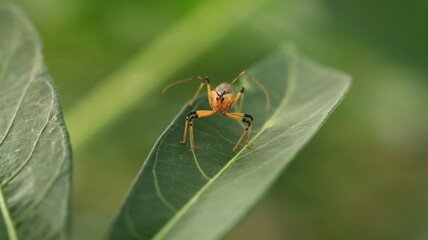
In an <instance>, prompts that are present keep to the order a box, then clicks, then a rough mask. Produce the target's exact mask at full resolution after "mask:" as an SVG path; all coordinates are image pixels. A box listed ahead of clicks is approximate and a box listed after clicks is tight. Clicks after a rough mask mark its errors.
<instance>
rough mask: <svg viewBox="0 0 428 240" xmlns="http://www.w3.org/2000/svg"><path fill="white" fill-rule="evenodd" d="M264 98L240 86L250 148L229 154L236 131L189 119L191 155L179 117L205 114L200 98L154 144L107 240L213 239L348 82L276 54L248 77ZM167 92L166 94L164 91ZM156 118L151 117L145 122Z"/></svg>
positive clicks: (227, 124)
mask: <svg viewBox="0 0 428 240" xmlns="http://www.w3.org/2000/svg"><path fill="white" fill-rule="evenodd" d="M249 72H250V73H251V74H253V75H254V77H255V78H256V79H258V80H259V81H261V82H262V83H263V84H264V85H265V87H266V88H267V89H268V91H269V93H270V96H271V105H272V108H271V110H270V111H269V112H267V111H266V110H265V102H264V96H263V93H262V91H261V90H260V89H259V88H257V86H256V85H254V83H252V82H251V81H244V82H243V83H242V84H243V85H244V86H245V87H246V89H247V91H246V97H245V100H246V102H245V104H244V112H246V113H249V114H251V115H253V116H254V118H255V120H254V128H253V133H254V137H253V139H252V141H253V144H254V145H253V146H251V147H247V146H244V147H242V149H241V150H240V151H239V152H238V153H237V154H234V153H233V152H232V148H233V146H234V144H235V142H236V141H237V139H238V138H239V136H240V134H241V133H242V132H243V125H242V124H241V123H240V122H237V121H235V120H232V119H227V118H225V117H224V116H222V115H221V114H217V115H214V116H212V117H208V118H204V119H196V120H195V121H194V127H195V143H196V150H195V151H194V152H191V151H189V145H188V144H187V145H181V144H179V141H180V140H181V138H182V134H183V125H184V118H185V114H186V113H187V112H189V111H192V110H194V109H210V108H209V106H208V104H207V103H206V102H207V100H206V99H205V98H200V99H199V100H198V101H197V102H196V103H195V105H194V106H193V107H187V106H186V107H185V108H184V109H182V111H180V113H179V114H178V115H177V118H176V119H175V120H174V121H173V122H172V123H171V125H170V126H169V127H168V128H167V129H166V131H165V132H164V133H163V134H162V136H161V137H160V138H159V140H158V141H157V143H156V144H155V146H154V148H153V149H152V151H151V153H150V155H149V157H148V159H147V160H146V162H145V164H144V167H143V169H142V171H141V172H140V174H139V176H138V178H137V180H136V182H135V184H134V186H133V187H132V189H131V191H130V193H129V195H128V197H127V199H126V201H125V202H124V205H123V206H122V209H121V211H120V213H119V215H118V216H117V219H116V220H115V222H114V224H113V226H112V229H111V232H110V235H109V238H110V239H175V240H176V239H219V238H221V237H223V236H224V235H225V234H226V233H227V232H228V231H230V230H231V229H232V228H233V227H234V226H235V225H236V224H237V223H238V222H239V221H240V220H241V219H242V218H243V217H244V216H245V214H247V213H248V211H249V210H250V209H251V207H252V206H253V205H254V204H255V203H256V202H257V200H259V199H260V198H261V197H262V195H263V194H264V193H265V192H266V190H267V188H268V187H269V186H270V185H271V184H272V182H273V181H274V180H275V178H276V177H277V176H278V175H279V173H280V172H281V171H282V170H283V169H284V167H285V166H286V165H287V163H288V162H289V161H290V160H291V159H292V157H293V156H294V155H295V154H296V153H297V151H298V150H299V149H300V148H302V146H303V145H304V144H305V143H306V142H307V141H308V140H309V139H310V137H311V136H312V135H313V134H314V133H315V132H316V131H317V129H318V128H319V127H320V126H321V124H322V123H323V122H324V121H325V120H326V118H327V117H328V115H329V114H330V113H331V111H332V110H333V108H334V107H335V106H336V105H337V104H338V102H339V101H340V99H341V98H342V96H343V94H344V93H345V91H346V90H347V89H348V87H349V84H350V80H349V77H348V76H346V75H344V74H342V73H338V72H336V71H333V70H329V69H326V68H323V67H320V66H318V65H316V64H314V63H311V62H309V61H307V60H304V59H302V58H300V57H298V56H296V55H295V54H292V53H291V52H289V51H285V50H281V51H280V52H279V53H277V54H275V55H273V56H272V57H270V58H268V59H267V60H265V61H263V62H262V63H260V64H258V65H257V66H255V67H253V68H251V69H250V70H249ZM171 91H172V90H171ZM152 117H156V116H152Z"/></svg>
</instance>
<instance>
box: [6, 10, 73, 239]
mask: <svg viewBox="0 0 428 240" xmlns="http://www.w3.org/2000/svg"><path fill="white" fill-rule="evenodd" d="M0 30H1V35H0V210H1V211H0V239H10V240H18V239H66V238H67V235H68V228H69V215H70V213H69V205H70V189H71V149H70V143H69V137H68V133H67V130H66V128H65V125H64V121H63V118H62V114H61V107H60V103H59V99H58V94H57V90H56V88H55V86H54V83H53V81H52V79H51V78H50V76H49V74H48V72H47V70H46V68H45V66H44V64H43V61H42V53H41V44H40V41H39V38H38V36H37V34H36V32H35V30H34V29H33V27H32V26H31V25H30V24H29V23H28V20H27V19H26V18H25V16H24V15H23V14H22V13H21V11H19V10H18V9H17V8H15V7H13V6H11V5H6V4H1V5H0Z"/></svg>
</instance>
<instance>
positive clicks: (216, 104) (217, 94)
mask: <svg viewBox="0 0 428 240" xmlns="http://www.w3.org/2000/svg"><path fill="white" fill-rule="evenodd" d="M244 74H245V75H247V76H249V77H250V78H251V79H252V80H253V81H254V82H255V83H256V84H257V85H258V86H259V87H260V88H261V89H262V90H263V92H264V94H265V96H266V109H267V110H268V109H269V105H270V98H269V94H268V92H267V91H266V89H265V87H264V86H263V85H262V84H261V83H260V82H259V81H257V80H256V79H255V78H254V77H253V76H251V75H250V74H248V73H247V72H246V71H243V72H241V73H240V74H239V75H238V76H237V77H236V78H234V79H233V80H232V81H231V82H230V83H221V84H220V85H218V86H217V87H216V88H213V87H212V85H211V83H210V80H209V78H208V77H201V76H197V77H192V78H186V79H183V80H179V81H175V82H172V83H170V84H168V85H167V86H165V87H164V88H163V89H162V92H163V93H165V92H166V91H167V90H168V89H169V88H170V87H172V86H174V85H176V84H179V83H183V82H187V81H191V80H194V79H199V80H201V81H202V83H201V84H200V85H199V88H198V90H196V93H195V95H194V96H193V98H192V100H191V101H190V102H189V103H188V105H189V106H192V105H193V103H194V102H195V99H196V98H197V96H198V95H199V93H200V92H201V90H202V88H203V87H204V84H206V85H207V92H208V102H209V104H210V106H211V108H212V110H196V111H191V112H189V113H187V114H186V122H185V123H184V134H183V140H182V141H180V143H182V144H185V143H186V139H187V130H188V128H189V129H190V142H191V149H190V150H194V149H195V141H194V136H193V123H192V121H193V120H194V119H196V118H203V117H208V116H211V115H214V114H216V113H217V112H220V113H221V114H223V115H224V116H226V117H229V118H233V119H236V120H239V121H242V122H244V123H246V124H247V127H246V128H245V130H244V132H243V133H242V135H241V137H240V138H239V140H238V142H237V143H236V144H235V146H234V147H233V149H232V150H233V151H234V152H235V151H236V149H238V147H239V144H240V143H241V142H242V140H243V139H244V137H245V134H247V140H246V144H247V145H251V143H250V136H251V129H252V127H253V121H254V118H253V116H251V115H250V114H247V113H242V105H243V103H244V93H245V88H243V87H241V89H240V90H239V92H238V94H236V95H235V93H234V91H233V89H232V88H231V87H232V85H233V84H234V83H235V82H236V81H237V80H238V79H239V78H240V77H242V76H243V75H244ZM238 100H240V103H239V112H237V113H229V112H228V111H229V110H230V109H231V108H232V107H233V106H235V104H236V102H238Z"/></svg>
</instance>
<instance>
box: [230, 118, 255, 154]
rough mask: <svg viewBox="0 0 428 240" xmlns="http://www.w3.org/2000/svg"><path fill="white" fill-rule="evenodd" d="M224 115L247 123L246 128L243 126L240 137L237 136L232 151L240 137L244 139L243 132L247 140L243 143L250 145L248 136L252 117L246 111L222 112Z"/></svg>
mask: <svg viewBox="0 0 428 240" xmlns="http://www.w3.org/2000/svg"><path fill="white" fill-rule="evenodd" d="M223 114H224V115H225V116H226V117H230V118H233V119H236V120H240V121H243V122H244V123H246V124H247V128H245V130H244V132H243V133H242V135H241V137H240V138H239V140H238V142H237V143H236V145H235V147H233V149H232V150H233V151H234V152H235V151H236V149H237V148H238V146H239V144H240V143H241V142H242V139H244V136H245V134H247V141H246V143H245V144H247V145H250V136H251V129H252V128H253V120H254V118H253V117H252V116H251V115H249V114H246V113H223Z"/></svg>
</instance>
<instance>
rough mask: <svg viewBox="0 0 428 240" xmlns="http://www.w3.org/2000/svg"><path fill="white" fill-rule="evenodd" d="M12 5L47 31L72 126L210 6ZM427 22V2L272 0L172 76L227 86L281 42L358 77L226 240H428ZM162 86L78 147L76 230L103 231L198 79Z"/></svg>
mask: <svg viewBox="0 0 428 240" xmlns="http://www.w3.org/2000/svg"><path fill="white" fill-rule="evenodd" d="M14 2H16V3H17V4H18V5H19V6H21V7H22V8H23V9H24V11H25V12H26V14H27V15H28V16H29V18H30V20H31V21H32V22H33V24H34V25H35V27H36V29H37V30H38V31H39V33H40V35H41V38H42V39H43V43H44V54H45V61H46V64H47V66H48V68H49V71H50V72H51V75H52V77H53V79H54V80H55V81H56V83H57V85H58V88H59V92H60V96H61V100H62V104H63V109H64V112H65V119H66V121H67V113H68V112H69V111H71V110H72V109H73V106H74V104H76V102H78V101H79V100H80V99H82V97H84V96H85V95H86V94H88V93H90V92H92V91H94V90H95V91H96V89H97V86H99V84H100V83H101V82H103V81H104V80H105V79H106V78H107V77H108V76H109V75H110V74H112V73H113V72H114V71H115V70H117V69H120V68H121V67H122V66H123V65H124V64H126V62H127V61H128V59H130V58H131V57H132V56H134V55H135V53H136V52H139V51H140V50H141V49H144V48H145V47H147V46H150V44H151V43H152V42H153V41H156V39H157V37H158V36H160V35H161V34H163V33H164V32H167V31H168V29H170V28H171V27H172V26H174V24H175V23H176V22H177V21H179V20H180V19H182V18H183V17H185V16H186V15H187V14H189V12H191V11H192V10H193V9H194V8H195V7H196V6H198V5H199V4H201V2H202V1H196V0H181V1H177V0H166V1H137V0H126V1H108V2H107V1H101V0H92V1H87V0H16V1H14ZM235 11H237V12H239V11H246V6H245V5H242V6H240V7H237V8H236V10H235ZM217 14H218V17H221V14H222V12H218V13H212V12H210V13H208V12H207V16H209V17H212V16H213V15H217ZM427 23H428V2H426V1H417V0H410V1H405V2H404V1H397V0H390V1H386V0H379V1H369V0H350V1H340V0H328V1H321V0H268V1H266V4H264V5H262V6H261V7H259V8H258V9H257V10H256V11H255V12H254V13H253V14H251V15H250V17H249V18H247V19H246V20H244V21H242V22H241V23H239V24H238V25H237V27H235V28H234V29H233V30H232V31H229V32H228V33H227V34H226V35H224V36H221V38H220V40H219V41H217V42H215V44H214V45H211V47H210V48H209V49H208V50H207V51H204V52H203V53H202V54H201V55H198V57H197V58H194V59H193V60H192V61H191V63H190V64H187V65H186V66H185V67H183V68H180V70H179V71H177V72H174V74H172V77H169V78H168V79H167V80H166V82H171V81H173V80H178V79H183V78H186V77H189V76H195V75H209V76H211V78H212V81H213V82H214V83H219V82H223V81H229V80H231V79H232V78H233V77H235V76H236V75H237V74H238V73H239V72H240V71H242V70H244V69H245V68H246V67H248V66H250V65H251V64H252V63H254V62H257V61H258V60H260V59H262V58H263V57H264V56H266V55H268V54H269V53H271V52H272V51H274V50H275V49H277V48H278V46H280V45H282V44H283V43H284V42H292V43H293V44H294V45H296V46H297V47H298V49H299V50H300V52H301V53H302V54H303V55H305V56H307V57H309V58H312V59H314V60H315V61H317V62H319V63H321V64H322V65H325V66H329V67H332V68H336V69H339V70H341V71H344V72H347V73H349V74H350V75H351V76H352V77H353V83H352V84H353V85H352V87H351V90H350V92H349V93H348V94H347V96H346V97H345V99H344V101H343V102H342V103H341V104H340V105H339V107H338V108H337V109H336V110H335V112H334V113H333V114H332V116H331V117H330V119H329V120H328V121H327V122H326V124H325V125H324V126H323V127H322V128H321V130H320V131H319V133H318V134H317V135H316V136H315V137H314V138H313V139H312V141H311V142H310V143H309V144H308V145H307V146H306V147H305V148H304V150H303V151H302V152H301V153H300V154H299V155H298V156H297V157H296V159H295V160H294V161H293V162H292V163H291V164H290V166H289V167H288V168H287V170H286V171H285V172H284V173H283V174H282V177H280V178H279V179H278V181H277V182H276V183H275V185H274V186H273V188H272V190H271V191H270V192H269V194H268V196H266V197H265V198H264V199H263V200H262V201H261V203H260V204H259V205H258V206H257V207H256V208H255V210H254V211H253V212H252V213H251V214H250V215H249V217H248V218H247V219H245V220H244V221H243V222H242V224H241V225H240V226H239V227H238V228H237V229H236V230H235V231H233V232H232V233H231V234H230V235H229V236H228V237H227V238H226V239H228V240H235V239H249V240H253V239H272V240H277V239H278V240H279V239H415V240H419V239H428V191H427V186H428V111H427V104H428V82H427V78H428V69H427V66H428V57H427V55H428V44H427V43H428V27H427ZM195 24H197V23H195ZM207 28H209V26H207ZM194 34H195V35H197V34H200V33H198V32H194ZM170 54H174V52H171V53H170ZM165 57H168V56H165ZM161 85H163V84H160V85H159V87H158V88H157V89H156V91H153V92H152V93H150V101H142V102H141V103H140V104H138V107H137V108H133V109H132V110H131V111H128V112H126V113H125V114H123V116H120V118H119V119H118V120H117V121H115V122H114V124H112V125H110V126H109V127H108V128H107V129H105V130H104V131H102V132H100V133H98V134H97V135H96V136H95V137H93V138H91V140H90V141H88V142H87V143H86V144H85V145H84V147H81V148H79V149H78V150H77V151H76V152H75V154H74V164H75V165H74V166H75V167H74V204H73V234H74V238H75V239H97V238H99V237H100V236H101V235H102V234H103V232H104V231H105V230H106V228H107V227H108V225H109V223H110V221H111V220H112V218H113V216H114V215H115V213H116V211H117V210H118V207H119V206H120V203H121V201H122V199H123V198H124V197H125V194H126V192H127V190H128V188H129V187H130V185H131V183H132V181H133V179H134V177H135V176H136V174H137V172H138V171H139V169H140V167H141V165H142V163H143V162H144V160H145V158H146V156H147V155H148V153H149V151H150V149H151V147H152V145H153V144H154V142H155V141H156V139H157V137H158V136H159V135H160V134H161V132H162V131H163V130H164V129H165V128H166V126H167V125H168V123H169V122H170V121H171V120H172V118H173V117H174V116H175V115H176V113H177V112H178V111H179V109H180V108H181V106H182V105H183V104H184V103H185V102H186V101H187V99H189V98H190V97H191V96H192V94H193V92H194V90H195V88H196V87H197V84H195V85H192V84H187V85H186V84H184V85H183V86H177V87H176V88H174V89H173V90H171V91H170V92H168V94H166V95H162V94H161V93H160V90H161ZM106 101H107V100H106ZM108 101H120V99H108ZM108 101H107V102H108ZM93 114H97V111H96V110H94V111H93ZM81 121H82V124H84V122H85V116H81ZM70 135H71V138H72V141H73V131H71V132H70ZM231 214H233V213H231Z"/></svg>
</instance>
